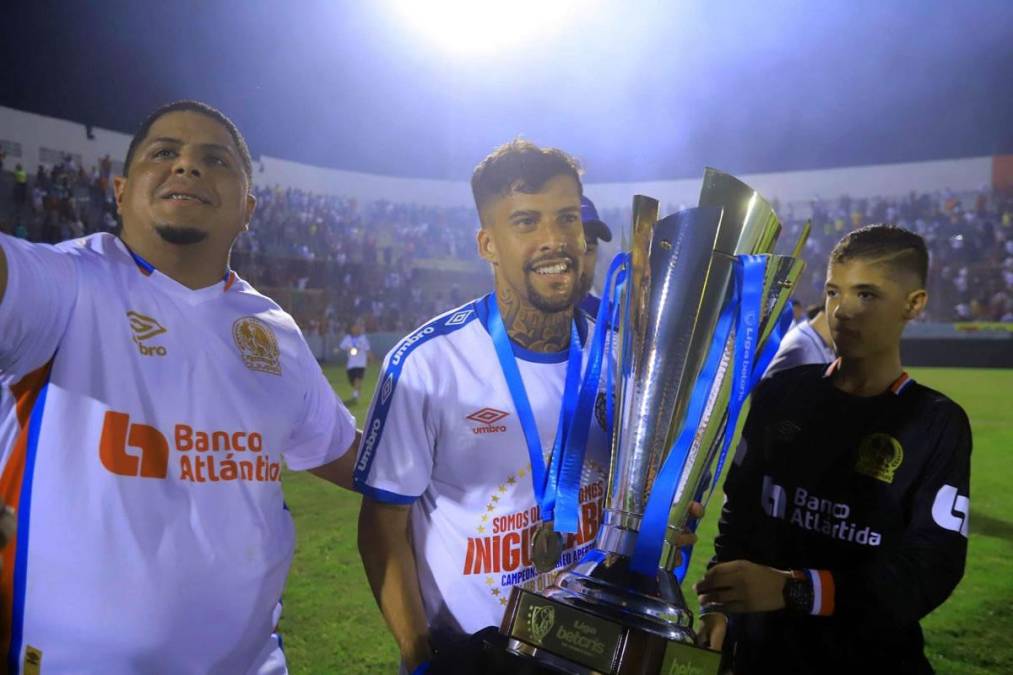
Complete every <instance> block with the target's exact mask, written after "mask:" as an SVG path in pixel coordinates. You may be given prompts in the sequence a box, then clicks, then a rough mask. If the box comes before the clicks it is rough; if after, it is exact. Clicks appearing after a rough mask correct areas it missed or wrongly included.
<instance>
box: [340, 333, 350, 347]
mask: <svg viewBox="0 0 1013 675" xmlns="http://www.w3.org/2000/svg"><path fill="white" fill-rule="evenodd" d="M351 347H352V336H351V335H345V337H343V338H341V344H340V345H338V348H339V349H351Z"/></svg>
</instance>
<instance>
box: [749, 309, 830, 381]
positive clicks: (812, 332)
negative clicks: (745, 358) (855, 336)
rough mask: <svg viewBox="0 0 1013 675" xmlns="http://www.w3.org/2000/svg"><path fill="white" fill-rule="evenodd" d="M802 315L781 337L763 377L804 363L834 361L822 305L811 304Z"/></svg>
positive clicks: (825, 314) (825, 315)
mask: <svg viewBox="0 0 1013 675" xmlns="http://www.w3.org/2000/svg"><path fill="white" fill-rule="evenodd" d="M806 316H807V317H808V318H807V319H804V320H802V321H800V322H799V323H797V324H795V327H794V328H792V329H791V330H789V331H788V332H787V334H785V336H784V339H783V340H781V345H780V346H779V347H778V349H777V354H775V355H774V358H773V359H772V360H771V361H770V365H769V366H767V372H766V373H764V375H763V376H764V377H770V376H771V375H773V374H774V373H776V372H779V371H782V370H788V369H789V368H794V367H795V366H802V365H805V364H807V363H830V362H831V361H833V360H834V359H835V358H837V353H836V352H834V342H833V338H832V337H831V335H830V324H829V323H828V322H827V313H826V312H825V311H823V305H812V306H811V307H809V309H807V310H806Z"/></svg>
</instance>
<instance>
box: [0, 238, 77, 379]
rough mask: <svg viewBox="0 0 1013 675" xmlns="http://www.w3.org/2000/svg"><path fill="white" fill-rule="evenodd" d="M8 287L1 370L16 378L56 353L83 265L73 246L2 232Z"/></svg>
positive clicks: (0, 307) (0, 320)
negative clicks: (70, 248)
mask: <svg viewBox="0 0 1013 675" xmlns="http://www.w3.org/2000/svg"><path fill="white" fill-rule="evenodd" d="M0 248H2V249H3V252H4V256H5V258H6V260H7V289H6V291H5V292H4V295H3V299H2V300H0V375H3V376H4V377H5V378H11V379H12V380H13V381H17V380H20V379H21V378H22V377H24V376H25V375H27V374H28V373H31V372H32V371H33V370H35V369H37V368H39V367H41V366H42V365H44V364H45V363H46V362H47V361H49V359H51V358H52V357H53V354H55V353H56V349H57V347H58V346H59V344H60V340H61V339H63V335H64V333H65V332H66V330H67V324H68V323H69V321H70V315H71V312H72V311H73V309H74V303H75V302H76V300H77V291H78V267H77V263H76V262H75V256H74V255H72V254H71V253H70V252H69V251H66V250H63V249H61V248H57V247H54V246H49V245H45V244H30V243H28V242H26V241H23V240H21V239H16V238H14V237H10V236H8V235H5V234H0Z"/></svg>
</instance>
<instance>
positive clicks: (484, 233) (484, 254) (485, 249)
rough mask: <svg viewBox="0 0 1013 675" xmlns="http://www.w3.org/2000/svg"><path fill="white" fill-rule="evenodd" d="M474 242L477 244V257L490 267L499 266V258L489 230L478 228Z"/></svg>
mask: <svg viewBox="0 0 1013 675" xmlns="http://www.w3.org/2000/svg"><path fill="white" fill-rule="evenodd" d="M475 242H476V243H477V244H478V255H479V256H481V258H482V259H483V260H485V261H486V262H487V263H489V264H491V265H498V264H499V256H498V255H497V253H496V242H494V241H493V238H492V235H491V234H490V233H489V228H487V227H480V228H478V232H477V233H476V234H475Z"/></svg>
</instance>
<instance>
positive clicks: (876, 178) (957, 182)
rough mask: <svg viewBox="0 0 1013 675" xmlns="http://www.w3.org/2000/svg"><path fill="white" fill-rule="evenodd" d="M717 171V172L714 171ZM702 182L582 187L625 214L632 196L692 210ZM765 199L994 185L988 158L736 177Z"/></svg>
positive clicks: (901, 193)
mask: <svg viewBox="0 0 1013 675" xmlns="http://www.w3.org/2000/svg"><path fill="white" fill-rule="evenodd" d="M718 168H720V167H718ZM702 178H703V171H701V172H700V178H692V179H683V180H669V181H651V182H642V183H596V184H589V185H586V186H585V187H584V192H586V193H587V195H588V197H590V198H591V199H592V200H593V201H594V203H595V205H597V206H598V207H599V208H614V207H622V208H629V206H630V205H631V203H632V200H633V195H635V194H643V195H649V196H651V197H654V198H655V199H658V200H659V201H660V202H661V203H662V205H668V204H672V205H674V206H680V205H683V206H691V205H694V204H696V203H697V198H698V197H699V196H700V183H701V181H702ZM738 178H740V179H741V180H742V181H744V182H745V183H747V184H748V185H750V186H751V187H752V188H753V189H755V190H758V191H759V192H760V194H762V195H763V196H765V197H766V198H767V199H773V198H775V197H776V198H778V199H780V200H781V201H782V202H784V203H789V202H807V201H809V200H811V199H814V198H816V197H823V198H825V199H830V198H833V199H835V198H837V197H840V196H841V195H843V194H849V195H851V196H852V197H897V196H904V195H907V194H908V193H909V192H911V191H912V190H915V191H917V192H934V191H936V190H946V189H950V190H953V191H954V192H956V193H963V192H974V191H977V190H980V189H982V188H987V187H988V186H989V185H991V183H992V158H991V157H971V158H967V159H947V160H940V161H935V162H912V163H909V164H881V165H877V166H852V167H844V168H840V169H819V170H813V171H786V172H783V173H757V174H749V175H745V176H739V177H738Z"/></svg>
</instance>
